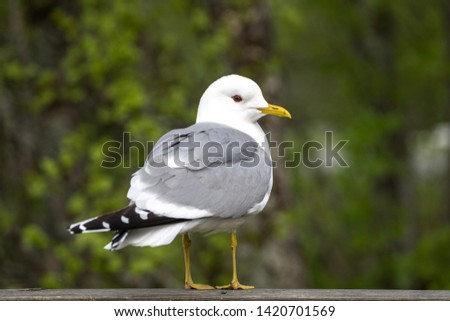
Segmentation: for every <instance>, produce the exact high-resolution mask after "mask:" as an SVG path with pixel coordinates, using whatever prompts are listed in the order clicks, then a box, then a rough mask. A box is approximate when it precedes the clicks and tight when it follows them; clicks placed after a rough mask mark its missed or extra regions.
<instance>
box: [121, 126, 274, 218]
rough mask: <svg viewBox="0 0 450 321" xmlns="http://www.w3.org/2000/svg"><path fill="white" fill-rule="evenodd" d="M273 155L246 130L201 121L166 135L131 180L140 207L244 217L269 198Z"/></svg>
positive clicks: (188, 214)
mask: <svg viewBox="0 0 450 321" xmlns="http://www.w3.org/2000/svg"><path fill="white" fill-rule="evenodd" d="M271 184H272V167H271V161H270V157H269V155H268V154H267V153H266V152H265V151H264V150H263V149H262V148H261V147H259V146H258V144H257V143H256V142H255V141H254V140H253V139H252V138H251V137H250V136H248V135H247V134H245V133H243V132H240V131H237V130H235V129H232V128H231V127H228V126H222V125H218V124H208V123H203V124H196V125H193V126H191V127H188V128H186V129H182V130H175V131H172V132H169V133H168V134H166V135H165V136H163V137H162V138H161V139H160V140H159V141H158V142H157V143H156V145H155V147H154V149H153V151H152V153H150V155H149V157H148V158H147V161H146V163H145V166H144V167H143V168H141V169H140V170H139V171H137V172H136V173H135V174H134V175H133V178H132V180H131V187H130V190H129V192H128V197H129V198H130V199H131V201H132V202H134V203H135V204H136V206H137V207H138V208H140V209H143V210H147V211H151V212H152V213H155V214H156V215H161V216H165V217H172V218H185V219H195V218H202V217H211V216H216V217H223V218H228V217H239V216H242V215H245V214H247V213H248V212H249V211H251V209H252V208H253V207H255V205H257V204H259V203H261V202H264V200H265V201H267V197H268V193H270V189H271Z"/></svg>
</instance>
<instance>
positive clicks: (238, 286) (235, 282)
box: [216, 232, 255, 290]
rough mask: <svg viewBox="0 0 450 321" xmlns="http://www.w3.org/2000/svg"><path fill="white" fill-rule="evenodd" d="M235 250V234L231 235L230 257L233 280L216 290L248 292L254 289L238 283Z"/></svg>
mask: <svg viewBox="0 0 450 321" xmlns="http://www.w3.org/2000/svg"><path fill="white" fill-rule="evenodd" d="M236 249H237V236H236V232H233V233H231V256H232V259H233V278H232V279H231V283H230V284H227V285H224V286H217V287H216V288H218V289H229V290H250V289H254V288H255V287H254V286H253V285H243V284H240V283H239V280H238V276H237V268H236Z"/></svg>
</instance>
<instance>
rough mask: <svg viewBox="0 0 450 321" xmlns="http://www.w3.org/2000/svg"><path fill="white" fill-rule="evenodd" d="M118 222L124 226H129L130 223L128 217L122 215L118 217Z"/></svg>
mask: <svg viewBox="0 0 450 321" xmlns="http://www.w3.org/2000/svg"><path fill="white" fill-rule="evenodd" d="M120 220H121V221H122V222H123V223H125V224H129V223H130V219H129V218H128V217H125V216H123V215H122V216H121V217H120Z"/></svg>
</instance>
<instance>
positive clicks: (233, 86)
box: [197, 75, 291, 127]
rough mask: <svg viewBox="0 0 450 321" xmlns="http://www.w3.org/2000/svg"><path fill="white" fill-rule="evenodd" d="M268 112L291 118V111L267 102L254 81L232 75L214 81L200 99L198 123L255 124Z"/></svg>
mask: <svg viewBox="0 0 450 321" xmlns="http://www.w3.org/2000/svg"><path fill="white" fill-rule="evenodd" d="M265 114H272V115H276V116H280V117H288V118H291V115H290V114H289V112H288V111H287V110H286V109H284V108H282V107H280V106H275V105H271V104H269V103H267V101H266V100H265V99H264V96H263V94H262V92H261V88H259V86H258V84H257V83H256V82H254V81H253V80H251V79H249V78H246V77H242V76H239V75H229V76H224V77H222V78H219V79H218V80H216V81H215V82H213V83H212V84H211V85H210V86H209V87H208V88H207V89H206V91H205V92H204V94H203V96H202V98H201V99H200V104H199V106H198V111H197V123H199V122H215V123H221V124H225V125H228V126H231V127H239V126H238V124H239V123H247V124H255V123H256V122H257V121H258V119H260V118H261V117H263V116H264V115H265Z"/></svg>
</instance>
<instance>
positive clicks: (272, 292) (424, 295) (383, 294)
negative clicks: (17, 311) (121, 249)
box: [0, 289, 450, 301]
mask: <svg viewBox="0 0 450 321" xmlns="http://www.w3.org/2000/svg"><path fill="white" fill-rule="evenodd" d="M4 300H33V301H34V300H36V301H54V300H64V301H72V300H82V301H84V300H118V301H119V300H149V301H176V300H188V301H197V300H220V301H222V300H236V301H237V300H247V301H248V300H250V301H251V300H257V301H280V300H282V301H292V300H299V301H311V300H317V301H321V300H326V301H349V300H350V301H352V300H356V301H359V300H365V301H380V300H388V301H398V300H407V301H421V300H432V301H442V300H445V301H450V291H448V290H442V291H422V290H312V289H302V290H298V289H255V290H241V291H239V290H238V291H231V290H211V291H197V290H183V289H61V290H46V289H11V290H0V301H4Z"/></svg>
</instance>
